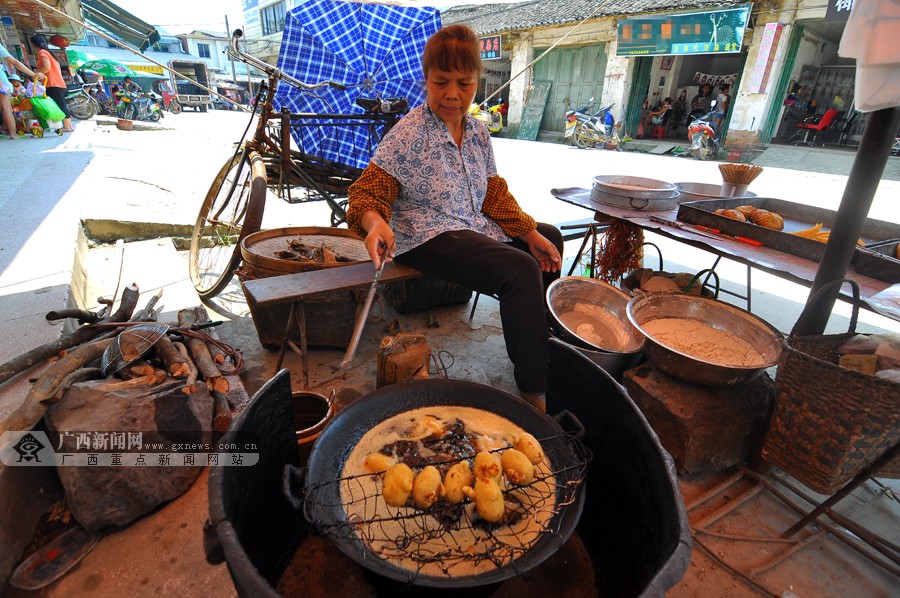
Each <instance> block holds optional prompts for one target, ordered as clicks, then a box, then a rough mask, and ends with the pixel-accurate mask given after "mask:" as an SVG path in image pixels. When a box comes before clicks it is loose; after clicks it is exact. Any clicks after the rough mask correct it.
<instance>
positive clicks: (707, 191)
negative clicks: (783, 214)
mask: <svg viewBox="0 0 900 598" xmlns="http://www.w3.org/2000/svg"><path fill="white" fill-rule="evenodd" d="M675 186H676V187H678V190H679V191H680V192H681V197H679V198H678V201H679V202H681V201H700V200H703V199H722V198H723V197H726V196H725V195H722V185H711V184H709V183H675ZM742 197H756V193H751V192H749V191H747V192H746V193H744V194H743V195H742Z"/></svg>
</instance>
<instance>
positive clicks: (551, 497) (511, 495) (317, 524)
mask: <svg viewBox="0 0 900 598" xmlns="http://www.w3.org/2000/svg"><path fill="white" fill-rule="evenodd" d="M540 442H541V445H542V446H543V448H544V453H545V460H544V463H543V464H541V465H539V466H536V468H535V479H534V481H533V482H532V483H531V484H530V485H528V486H516V485H512V484H510V483H508V482H507V481H506V480H505V479H504V480H503V482H502V483H501V488H502V491H503V494H504V499H505V503H506V515H505V517H504V519H503V520H501V521H500V522H497V523H489V522H486V521H484V520H483V519H480V518H479V517H478V515H477V514H476V511H475V508H474V503H473V502H471V501H469V500H466V501H464V502H462V503H460V504H451V503H449V502H448V501H446V500H445V499H443V498H442V499H441V500H439V501H438V502H436V503H435V504H434V505H432V506H431V507H429V508H425V509H423V508H418V507H414V506H404V507H390V506H388V505H387V504H386V503H385V501H384V498H383V497H382V495H381V487H382V486H381V479H380V475H379V474H366V475H358V476H350V477H342V478H340V479H336V480H330V481H324V482H315V483H309V484H308V485H307V487H306V488H305V490H304V501H303V509H304V515H305V516H306V519H307V521H309V522H310V524H311V525H312V526H313V527H314V528H315V530H316V531H317V532H318V533H321V534H323V535H326V536H328V537H330V538H331V539H332V540H334V541H336V543H337V544H338V545H339V546H341V545H343V546H345V547H347V546H348V545H349V546H352V547H353V548H352V550H356V551H357V553H358V555H359V556H361V557H362V558H363V559H371V558H373V557H374V558H376V559H381V560H383V561H386V562H387V563H389V564H391V565H394V566H396V567H399V568H400V569H405V570H407V571H409V572H411V577H412V576H415V577H418V576H433V577H450V576H451V575H454V576H457V575H459V572H460V571H466V572H469V573H471V572H473V571H474V572H475V573H476V574H478V573H483V572H486V571H493V570H496V569H498V568H502V567H512V569H513V570H516V566H517V561H520V559H521V558H522V557H523V556H524V555H525V554H526V553H528V552H529V551H530V550H531V549H532V548H534V547H535V546H536V545H537V544H538V543H539V542H541V541H546V540H548V539H551V540H552V539H553V537H555V538H556V539H557V545H558V544H559V543H561V542H562V541H563V540H565V538H564V537H563V535H564V534H566V533H570V532H571V531H572V530H571V529H566V526H565V523H564V522H565V519H564V517H563V515H564V514H565V511H566V510H567V509H572V508H576V505H575V503H576V502H577V500H578V492H579V489H580V487H581V485H582V483H583V482H584V480H585V476H586V474H587V466H588V463H589V461H590V458H591V457H590V452H589V450H588V449H587V448H586V447H584V445H582V444H581V443H580V442H579V441H578V440H576V439H575V438H573V437H571V436H569V435H567V434H563V435H559V436H555V437H550V438H544V439H541V440H540ZM502 450H505V449H497V450H496V451H492V452H501V451H502ZM472 458H474V453H473V454H471V456H469V457H465V458H461V459H453V460H448V459H445V460H435V461H433V462H431V463H428V464H431V465H435V466H437V467H438V468H439V469H441V470H446V468H449V467H450V466H452V465H453V464H454V463H457V462H459V461H461V460H464V459H468V460H470V461H471V459H472ZM548 464H549V465H548ZM417 465H418V466H419V467H424V465H423V464H421V463H417ZM413 469H414V471H415V470H416V468H415V467H414V468H413ZM573 527H574V526H573Z"/></svg>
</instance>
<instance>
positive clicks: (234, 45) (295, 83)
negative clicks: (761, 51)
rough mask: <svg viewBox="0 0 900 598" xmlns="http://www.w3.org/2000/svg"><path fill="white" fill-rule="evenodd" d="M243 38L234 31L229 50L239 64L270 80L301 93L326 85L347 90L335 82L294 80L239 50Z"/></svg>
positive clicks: (242, 33) (239, 31) (238, 32)
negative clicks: (284, 84)
mask: <svg viewBox="0 0 900 598" xmlns="http://www.w3.org/2000/svg"><path fill="white" fill-rule="evenodd" d="M243 36H244V32H243V31H242V30H240V29H235V30H234V33H233V34H232V37H231V49H232V50H233V51H234V53H235V54H237V57H238V58H239V59H240V60H241V62H244V63H246V64H249V65H250V66H253V67H255V68H257V69H259V70H261V71H263V72H264V73H266V75H268V76H269V77H270V78H275V79H279V80H281V81H284V82H285V83H287V84H288V85H290V86H291V87H294V88H296V89H299V90H301V91H312V90H314V89H319V88H320V87H325V86H326V85H327V86H328V87H332V88H334V89H337V90H338V91H344V90H345V89H347V86H346V85H343V84H341V83H337V82H335V81H321V82H319V83H314V84H312V85H311V84H309V83H304V82H303V81H300V80H299V79H295V78H294V77H292V76H290V75H288V74H287V73H285V72H283V71H282V70H281V69H279V68H277V67H274V66H272V65H271V64H269V63H268V62H264V61H262V60H260V59H259V58H257V57H256V56H252V55H250V54H247V53H246V52H244V51H243V50H241V48H240V46H239V45H238V40H240V38H241V37H243Z"/></svg>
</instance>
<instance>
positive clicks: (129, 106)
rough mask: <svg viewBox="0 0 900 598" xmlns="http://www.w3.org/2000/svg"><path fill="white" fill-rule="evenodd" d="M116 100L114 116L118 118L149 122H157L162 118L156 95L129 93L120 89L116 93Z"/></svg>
mask: <svg viewBox="0 0 900 598" xmlns="http://www.w3.org/2000/svg"><path fill="white" fill-rule="evenodd" d="M116 98H118V101H119V103H118V106H117V107H116V114H117V116H118V117H119V118H124V119H127V120H148V121H151V122H158V121H159V119H160V118H162V111H161V110H160V107H159V106H160V104H159V99H158V98H157V97H156V94H147V93H144V94H138V93H130V92H127V91H124V90H121V89H120V90H119V91H117V92H116Z"/></svg>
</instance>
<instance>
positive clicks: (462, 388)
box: [305, 380, 585, 588]
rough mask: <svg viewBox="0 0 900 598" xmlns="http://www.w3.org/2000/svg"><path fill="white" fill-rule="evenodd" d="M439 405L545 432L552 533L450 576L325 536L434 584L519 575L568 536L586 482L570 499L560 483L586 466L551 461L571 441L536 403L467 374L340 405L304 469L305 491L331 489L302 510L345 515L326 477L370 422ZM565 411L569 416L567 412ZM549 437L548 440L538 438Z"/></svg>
mask: <svg viewBox="0 0 900 598" xmlns="http://www.w3.org/2000/svg"><path fill="white" fill-rule="evenodd" d="M439 405H453V406H463V407H474V408H479V409H483V410H486V411H489V412H492V413H495V414H497V415H500V416H502V417H505V418H506V419H508V420H509V421H511V422H513V423H515V424H517V425H518V426H520V427H522V428H523V429H525V430H527V431H528V432H530V433H531V434H533V435H534V436H535V437H536V438H538V439H542V442H543V443H544V450H545V453H546V455H547V457H548V458H549V459H550V461H551V464H550V466H551V469H552V470H553V471H554V472H558V473H557V474H556V476H557V488H558V489H559V490H558V491H557V492H558V495H557V504H558V505H560V506H559V509H558V512H557V513H556V514H555V515H553V517H552V518H551V520H550V523H549V525H550V533H544V534H542V535H541V537H540V539H538V540H537V542H536V543H535V544H534V545H533V546H531V548H530V549H529V550H528V551H527V552H526V553H525V554H524V555H522V556H520V557H519V558H517V559H515V560H514V561H512V562H511V563H510V564H508V565H505V566H502V567H498V568H495V569H492V570H490V571H487V572H484V573H480V574H478V575H470V576H454V577H452V578H451V577H447V576H441V577H438V576H432V575H425V574H419V575H415V574H413V573H411V572H410V571H408V570H405V569H402V568H400V567H398V566H396V565H394V564H392V563H390V562H388V561H387V560H385V559H383V558H381V557H379V556H378V555H375V554H373V553H372V552H370V551H369V550H368V549H367V548H366V547H365V545H364V544H363V543H362V542H361V541H360V540H359V539H358V538H357V537H356V535H355V534H338V535H332V534H329V537H330V538H331V540H332V541H333V542H334V543H335V545H336V546H337V547H338V548H339V549H340V550H341V551H342V552H344V554H346V555H347V556H349V557H350V558H351V559H353V560H354V561H356V562H357V563H359V564H360V565H362V566H363V567H366V568H368V569H370V570H371V571H373V572H375V573H377V574H379V575H382V576H384V577H387V578H389V579H393V580H397V581H401V582H404V583H413V584H415V585H421V586H429V587H437V588H461V587H474V586H483V585H488V584H493V583H497V582H500V581H503V580H505V579H508V578H510V577H513V576H515V575H520V574H521V573H523V572H524V571H527V570H529V569H531V568H533V567H535V566H537V565H538V564H540V563H542V562H543V561H544V560H545V559H547V558H548V557H550V556H551V555H553V554H554V553H555V552H556V551H557V549H558V548H559V547H560V546H561V545H562V544H563V543H564V542H565V541H566V540H567V539H568V538H569V536H570V535H571V533H572V532H573V531H574V529H575V526H576V524H577V523H578V519H579V517H580V516H581V511H582V508H583V506H584V493H585V490H584V484H583V483H581V484H580V485H578V486H577V489H576V490H575V495H574V500H572V499H571V498H567V500H572V501H571V503H570V504H563V501H561V500H560V494H559V493H561V492H563V491H564V488H563V487H564V486H565V482H566V481H567V479H571V480H572V481H576V480H577V482H581V481H582V480H583V476H584V470H585V468H584V467H581V468H577V467H576V468H571V467H569V465H571V464H569V463H554V460H557V459H562V457H560V454H561V453H565V452H566V449H567V447H560V446H554V445H555V444H567V443H570V442H571V440H570V439H569V438H568V437H567V436H566V434H565V433H564V430H563V428H562V425H561V424H560V423H559V422H558V421H556V420H554V419H552V418H550V417H549V416H547V415H546V414H544V413H542V412H540V411H537V410H536V409H535V408H534V407H532V406H531V405H529V404H528V403H526V402H525V401H523V400H521V399H519V398H517V397H514V396H512V395H510V394H507V393H505V392H503V391H500V390H497V389H494V388H491V387H488V386H483V385H481V384H475V383H472V382H463V381H450V380H417V381H411V382H403V383H399V384H394V385H391V386H386V387H384V388H381V389H379V390H377V391H375V392H374V393H372V394H370V395H367V396H365V397H363V398H361V399H359V400H358V401H357V402H355V403H353V404H351V405H350V406H349V407H347V408H345V409H343V410H342V411H341V412H340V413H339V414H338V415H337V417H335V418H334V419H333V420H332V421H331V422H330V423H329V424H328V426H327V427H326V428H325V429H324V430H323V431H322V433H321V434H320V436H319V438H318V440H317V441H316V444H315V446H314V447H313V450H312V453H311V454H310V457H309V463H308V469H307V470H306V489H307V491H309V490H310V489H311V488H316V487H317V486H318V487H321V486H327V487H328V488H331V489H333V492H334V496H331V497H325V498H324V499H323V497H321V496H319V497H317V499H316V501H315V505H316V506H315V508H314V509H310V508H308V507H309V504H307V508H306V509H305V511H306V515H307V518H308V519H309V520H310V522H311V523H313V524H315V523H316V521H313V520H319V521H321V520H323V519H325V520H344V521H346V515H345V513H344V509H343V506H342V505H341V500H340V496H339V494H340V491H339V489H338V485H337V484H332V483H331V482H332V481H334V480H337V479H339V478H341V476H342V472H343V468H344V462H345V461H346V459H347V457H348V455H349V454H350V452H351V450H352V449H353V447H354V446H355V445H356V444H357V442H359V440H360V438H361V437H362V436H363V434H364V433H365V432H366V431H367V430H369V429H371V428H372V427H373V426H375V425H376V424H378V423H380V422H382V421H384V420H385V419H387V418H389V417H392V416H394V415H396V414H399V413H403V412H406V411H409V410H411V409H418V408H422V407H433V406H439ZM568 415H569V416H571V414H568ZM563 417H564V416H563ZM572 417H574V416H572ZM574 425H575V426H576V427H577V426H580V424H578V423H577V421H576V422H574ZM548 438H549V439H550V440H547V441H544V440H543V439H548ZM560 478H562V479H560ZM307 502H308V503H309V502H310V497H309V495H307Z"/></svg>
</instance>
